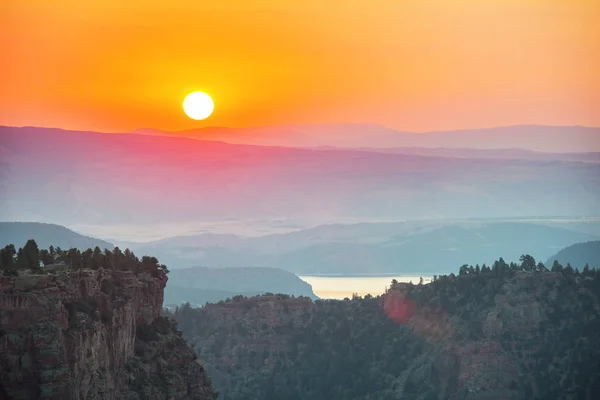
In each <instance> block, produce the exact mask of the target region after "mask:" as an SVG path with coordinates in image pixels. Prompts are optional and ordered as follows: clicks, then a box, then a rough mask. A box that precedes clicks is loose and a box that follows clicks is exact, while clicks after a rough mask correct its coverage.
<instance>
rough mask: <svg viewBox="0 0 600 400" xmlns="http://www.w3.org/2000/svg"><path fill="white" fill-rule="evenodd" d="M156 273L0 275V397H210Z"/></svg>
mask: <svg viewBox="0 0 600 400" xmlns="http://www.w3.org/2000/svg"><path fill="white" fill-rule="evenodd" d="M166 282H167V276H166V275H165V274H164V272H162V271H156V272H154V273H153V274H150V273H145V272H144V273H136V272H132V271H111V270H103V269H100V270H81V271H74V272H71V273H68V274H63V275H31V276H23V277H15V278H8V277H3V278H0V368H1V369H0V382H1V383H2V385H1V386H0V398H2V391H4V392H5V395H6V396H8V398H10V399H57V400H58V399H108V400H110V399H115V400H116V399H131V400H133V399H199V400H200V399H214V398H216V397H215V394H214V393H213V391H212V389H211V385H210V381H209V380H208V378H207V377H206V376H205V374H204V370H203V367H202V366H201V365H200V364H199V363H198V361H197V359H196V356H195V354H194V352H193V351H192V350H191V349H190V348H189V347H188V345H187V344H186V343H185V341H184V340H183V338H182V337H181V334H180V333H179V332H178V331H177V330H176V329H175V327H174V326H172V325H171V323H170V322H169V321H168V320H166V319H164V318H162V317H161V314H162V302H163V290H164V288H165V285H166Z"/></svg>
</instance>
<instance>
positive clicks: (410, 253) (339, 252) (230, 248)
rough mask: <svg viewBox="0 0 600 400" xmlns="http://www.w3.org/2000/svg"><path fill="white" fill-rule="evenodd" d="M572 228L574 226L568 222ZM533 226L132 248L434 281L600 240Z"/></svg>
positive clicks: (179, 241) (329, 229)
mask: <svg viewBox="0 0 600 400" xmlns="http://www.w3.org/2000/svg"><path fill="white" fill-rule="evenodd" d="M565 223H566V224H568V222H565ZM573 224H574V223H571V225H567V226H570V227H571V229H565V228H562V227H560V225H559V224H556V225H554V226H552V225H545V224H544V223H541V222H538V223H528V222H501V221H500V222H490V221H407V222H395V223H393V222H389V223H361V224H347V225H344V224H336V225H322V226H317V227H314V228H309V229H303V230H298V231H294V232H290V233H284V234H271V235H265V236H259V237H241V236H235V235H213V234H200V235H189V236H179V237H172V238H168V239H164V240H158V241H153V242H149V243H140V244H137V245H136V244H131V247H132V249H134V251H136V252H139V251H141V252H152V253H153V254H155V255H156V256H157V257H159V259H161V260H164V261H165V262H166V263H167V264H168V265H170V266H172V268H173V269H174V268H184V267H189V266H192V265H204V266H209V267H243V266H263V267H277V268H283V269H285V270H288V271H291V272H294V273H296V274H299V275H311V274H341V275H348V276H351V275H361V274H363V275H364V274H367V275H369V274H389V273H399V274H400V273H404V274H413V273H430V274H436V273H440V272H445V271H448V270H451V269H452V268H454V266H455V265H462V263H464V262H467V263H472V264H473V265H475V264H483V263H490V262H492V261H493V260H494V257H495V254H504V255H505V256H506V257H510V258H507V260H509V261H518V259H519V257H520V256H521V255H522V254H531V255H533V256H534V257H535V258H536V259H539V260H545V259H546V258H547V257H548V256H549V255H551V254H553V253H555V252H556V251H558V250H560V249H562V248H564V247H565V246H569V245H571V244H573V243H577V242H581V241H587V240H594V239H600V233H596V234H595V233H593V232H599V231H600V221H597V222H596V223H595V225H594V226H595V227H596V228H595V229H592V228H593V227H591V226H590V225H592V224H593V223H592V222H585V224H587V225H586V226H585V229H583V228H582V231H577V230H576V229H575V227H573V226H572V225H573Z"/></svg>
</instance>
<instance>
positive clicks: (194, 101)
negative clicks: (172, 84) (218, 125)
mask: <svg viewBox="0 0 600 400" xmlns="http://www.w3.org/2000/svg"><path fill="white" fill-rule="evenodd" d="M214 109H215V103H214V102H213V99H212V98H211V97H210V96H209V95H207V94H206V93H204V92H192V93H190V94H188V95H187V96H186V97H185V99H184V100H183V111H185V113H186V115H187V116H188V117H190V118H191V119H195V120H197V121H198V120H202V119H206V118H208V117H210V115H211V114H212V112H213V110H214Z"/></svg>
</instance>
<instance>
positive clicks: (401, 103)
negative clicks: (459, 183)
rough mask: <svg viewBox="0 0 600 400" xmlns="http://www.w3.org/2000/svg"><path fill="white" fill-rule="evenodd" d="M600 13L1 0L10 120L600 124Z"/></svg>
mask: <svg viewBox="0 0 600 400" xmlns="http://www.w3.org/2000/svg"><path fill="white" fill-rule="evenodd" d="M598 21H600V0H570V1H568V0H452V1H449V0H447V1H442V0H364V1H356V0H344V1H342V0H327V1H316V0H305V1H287V2H284V1H281V0H255V1H249V0H239V1H238V0H235V1H233V0H230V1H199V0H178V1H172V0H169V1H167V0H129V1H121V0H118V1H117V0H86V1H81V0H52V1H48V0H5V1H3V2H2V4H1V5H0V50H1V54H2V59H3V61H2V63H1V66H0V69H1V71H0V72H1V73H0V125H12V126H23V125H34V126H51V127H61V128H67V129H85V130H99V131H129V130H133V129H136V128H142V127H152V128H157V129H163V130H171V131H173V130H183V129H192V128H197V127H203V126H229V127H245V126H260V125H277V124H295V123H337V122H360V123H379V124H383V125H386V126H389V127H391V128H396V129H401V130H413V131H426V130H443V129H458V128H477V127H489V126H499V125H514V124H547V125H587V126H600V112H598V105H599V104H600V73H598V71H600V52H599V51H598V49H600V27H599V25H598ZM194 90H202V91H206V92H207V93H209V94H210V95H211V96H212V97H213V99H214V101H215V112H214V114H213V115H212V116H211V117H210V118H209V119H207V120H205V121H193V120H191V119H189V118H187V117H186V116H185V114H184V113H183V110H182V107H181V103H182V101H183V98H184V97H185V95H186V94H187V93H189V92H191V91H194Z"/></svg>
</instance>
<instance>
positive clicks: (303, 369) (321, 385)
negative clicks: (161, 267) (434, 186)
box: [167, 255, 600, 400]
mask: <svg viewBox="0 0 600 400" xmlns="http://www.w3.org/2000/svg"><path fill="white" fill-rule="evenodd" d="M167 313H168V315H169V316H171V317H173V318H174V319H175V320H176V321H177V322H178V324H179V329H182V330H183V332H184V336H185V337H186V339H187V341H188V342H190V343H191V344H192V345H193V346H195V348H196V351H197V353H198V355H199V358H200V359H201V360H203V362H204V364H205V367H206V369H207V372H208V373H209V375H210V376H211V378H212V379H213V383H214V385H215V387H216V389H217V390H219V391H220V393H221V398H222V399H224V400H232V399H240V400H241V399H290V400H294V399H298V400H300V399H331V400H334V399H340V400H341V399H344V400H352V399H356V400H358V399H367V400H369V399H371V400H375V399H377V400H386V399H398V398H408V399H422V400H425V399H427V400H429V399H431V400H433V399H452V400H459V399H460V400H462V399H500V398H506V399H508V398H510V399H539V400H555V399H596V398H600V358H599V357H598V355H599V354H600V317H599V315H600V272H599V271H598V270H597V269H591V268H584V269H583V270H581V271H579V270H578V269H574V268H572V267H571V266H570V265H566V266H563V265H561V264H560V263H558V262H556V263H554V264H553V265H552V266H551V268H550V269H548V268H546V267H545V266H544V265H543V264H541V263H536V261H535V260H534V259H533V257H531V256H528V255H524V256H522V257H521V259H520V263H519V264H517V263H506V262H504V260H502V259H500V260H498V261H496V262H495V263H494V264H493V265H491V266H486V265H483V266H478V265H476V266H469V265H463V266H462V267H461V268H460V269H459V271H458V275H455V274H450V275H443V276H436V277H435V278H434V280H433V281H432V282H431V283H429V284H423V283H421V284H417V285H413V284H406V283H399V282H396V281H392V283H391V286H390V289H389V290H388V291H387V292H386V293H385V294H383V295H382V296H377V297H373V296H366V297H364V298H361V297H358V296H354V297H353V298H352V299H345V300H343V301H336V300H317V301H315V302H312V301H311V300H310V299H307V298H302V297H300V298H294V297H289V296H281V295H273V294H267V295H263V296H256V297H251V298H245V297H242V296H237V297H235V298H233V299H230V300H228V301H224V302H220V303H219V304H208V305H206V306H205V307H202V308H197V309H194V308H192V307H190V306H189V304H186V305H183V306H181V307H178V308H177V309H175V310H174V311H173V312H167Z"/></svg>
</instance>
